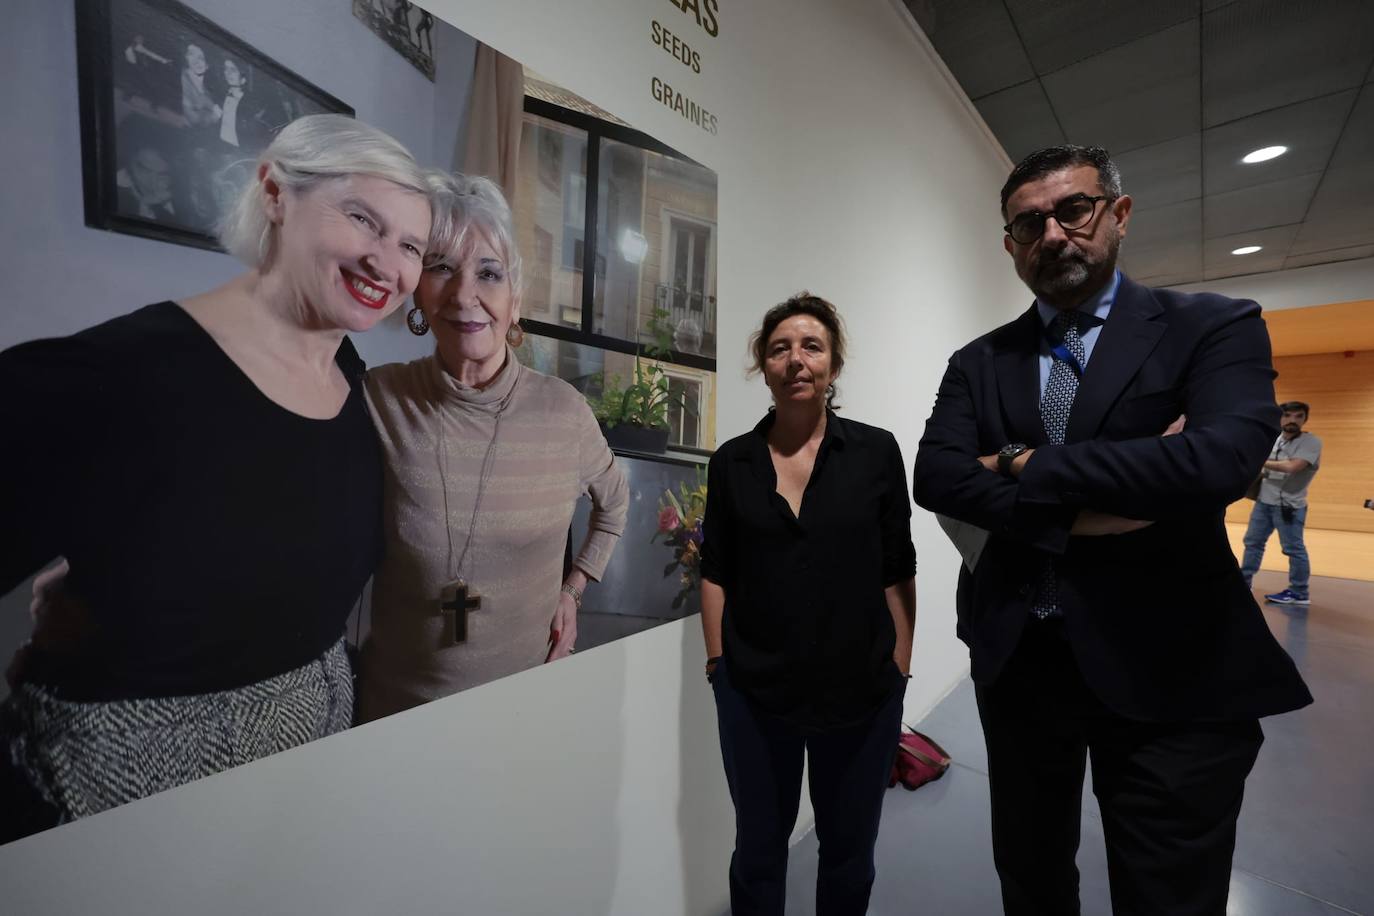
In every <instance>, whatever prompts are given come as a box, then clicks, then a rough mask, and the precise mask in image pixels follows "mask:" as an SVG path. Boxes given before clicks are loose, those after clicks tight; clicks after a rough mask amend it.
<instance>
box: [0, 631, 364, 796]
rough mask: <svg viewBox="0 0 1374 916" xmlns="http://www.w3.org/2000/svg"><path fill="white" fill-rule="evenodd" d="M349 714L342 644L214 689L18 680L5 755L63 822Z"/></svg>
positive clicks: (321, 729) (337, 725)
mask: <svg viewBox="0 0 1374 916" xmlns="http://www.w3.org/2000/svg"><path fill="white" fill-rule="evenodd" d="M352 716H353V677H352V671H351V669H350V667H349V663H348V655H347V653H346V652H345V651H344V642H343V640H339V642H337V643H335V645H334V647H333V648H332V649H330V650H329V651H328V652H326V653H325V654H324V655H322V656H320V657H319V658H318V659H316V660H315V661H313V662H311V663H310V664H308V665H304V666H302V667H300V668H296V669H294V670H292V671H287V672H286V673H284V674H279V675H277V676H275V677H271V678H268V679H267V680H264V681H259V682H257V683H255V684H250V685H248V686H247V687H240V688H238V689H235V690H223V691H219V692H216V693H203V694H197V695H194V696H181V697H158V698H154V699H140V700H116V701H112V702H103V703H74V702H70V701H66V700H59V699H56V698H55V697H53V696H52V695H51V694H50V693H48V692H47V691H45V690H43V689H42V688H41V687H37V686H35V685H32V684H24V685H21V686H20V687H19V689H18V690H17V691H15V693H14V694H13V695H12V696H11V697H10V698H9V699H8V700H6V701H5V703H4V707H3V709H0V736H3V744H0V753H5V754H7V755H8V756H9V760H8V761H7V762H8V764H9V765H10V767H11V768H12V770H11V771H12V772H13V773H14V774H17V776H18V778H20V779H22V780H23V781H24V782H27V783H28V784H29V788H30V789H31V790H32V791H33V792H34V793H35V794H36V795H37V796H38V798H40V799H41V800H42V802H43V803H44V805H45V806H46V807H48V808H50V809H53V810H54V811H55V814H56V818H57V822H58V823H63V822H66V821H70V820H75V819H76V818H80V817H86V816H87V815H91V814H95V813H96V812H99V811H104V810H105V809H107V808H113V807H115V806H116V805H122V804H124V803H125V802H130V801H134V800H135V799H139V798H143V797H144V796H147V795H152V794H154V793H156V792H161V791H163V790H164V789H171V788H173V787H175V786H179V785H182V784H183V783H187V782H191V781H192V780H195V779H199V778H201V777H202V776H209V775H210V774H212V773H218V772H220V771H221V770H227V769H229V768H231V767H236V766H238V765H240V764H244V763H248V762H250V761H253V760H257V759H258V758H259V757H266V756H267V755H269V754H275V753H276V752H278V751H284V750H286V749H287V748H291V747H295V746H297V745H300V744H305V743H306V742H308V741H313V740H315V739H316V738H323V737H324V736H325V735H332V734H334V733H335V732H339V731H343V730H344V729H346V728H348V726H349V725H350V724H351V720H352Z"/></svg>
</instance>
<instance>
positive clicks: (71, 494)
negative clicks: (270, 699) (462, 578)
mask: <svg viewBox="0 0 1374 916" xmlns="http://www.w3.org/2000/svg"><path fill="white" fill-rule="evenodd" d="M336 361H337V363H338V365H339V367H340V368H341V369H342V370H343V371H344V374H345V375H346V376H347V378H348V380H349V385H350V387H351V389H352V391H351V393H350V394H349V396H348V399H347V401H346V402H345V404H344V407H343V409H342V410H341V411H340V412H339V414H338V415H337V416H336V417H334V418H332V419H328V420H315V419H309V418H306V417H302V416H300V415H298V414H295V413H292V412H291V411H288V410H286V409H285V408H283V407H281V406H280V405H278V404H276V403H275V402H274V401H272V400H270V399H269V398H268V397H267V396H266V395H265V394H263V393H262V392H261V391H260V390H259V389H258V388H257V386H256V385H254V383H253V382H252V381H251V380H250V379H249V377H248V376H247V375H245V374H244V373H243V371H242V370H240V369H239V367H238V365H237V364H235V363H234V362H233V361H232V360H231V359H230V358H229V357H228V356H227V355H226V354H225V353H224V351H223V350H221V349H220V348H219V346H218V344H216V342H215V341H214V339H213V338H212V337H210V335H209V334H208V333H206V331H205V330H204V329H203V328H202V327H201V326H200V325H199V324H198V323H197V322H196V321H195V320H194V319H193V318H192V317H191V316H190V315H188V314H187V313H186V312H185V311H184V310H182V308H181V307H180V306H178V305H176V304H175V303H172V302H162V303H159V304H157V305H151V306H147V307H145V308H142V309H139V310H138V311H136V312H133V313H132V314H129V315H126V316H123V317H121V318H116V319H114V320H112V321H108V322H105V323H104V324H101V325H98V326H96V327H93V328H90V329H88V330H85V331H82V332H81V333H79V334H75V335H72V336H71V337H64V338H57V339H51V340H39V341H34V342H31V343H26V344H21V345H20V346H17V347H14V348H12V349H10V350H7V351H5V352H4V353H0V429H3V430H4V431H5V434H6V444H5V447H4V448H3V449H0V594H4V593H6V592H8V591H10V590H12V589H14V588H15V587H16V586H17V585H19V583H21V582H23V581H24V580H25V579H26V578H27V577H29V576H30V575H32V574H33V573H35V572H36V571H37V570H38V569H39V568H40V567H41V566H43V565H44V564H47V563H48V562H49V561H51V560H52V559H53V558H55V557H57V556H65V557H66V558H67V559H68V560H69V562H70V565H71V571H70V573H69V575H68V578H67V581H66V584H65V594H66V596H67V597H66V598H65V599H64V600H63V603H62V607H64V608H68V609H70V608H73V607H79V608H80V609H81V610H82V615H81V616H82V618H83V619H82V620H81V622H80V623H81V625H80V627H79V631H80V637H79V638H78V639H76V640H75V641H74V642H73V643H72V644H71V645H68V644H66V643H63V644H62V647H63V651H62V652H54V651H48V652H44V651H40V650H38V649H37V648H36V649H35V651H34V653H33V654H32V656H31V658H30V660H29V662H28V664H27V667H26V670H25V674H24V676H25V679H26V680H31V681H33V682H35V683H38V684H41V685H43V686H44V687H46V688H48V689H49V690H51V691H52V692H53V693H55V694H56V695H58V696H59V697H61V698H63V699H69V700H78V701H96V700H114V699H128V698H142V697H157V696H173V695H186V694H197V693H207V692H211V691H216V690H227V689H233V688H237V687H242V686H244V685H247V684H250V683H253V682H256V681H260V680H263V679H265V678H268V677H272V676H274V675H277V674H281V673H283V672H285V671H289V670H291V669H293V668H297V667H300V666H302V665H304V664H307V663H308V662H310V661H311V660H313V659H315V658H317V657H318V656H320V655H321V654H322V653H324V652H325V651H326V650H327V649H329V648H330V646H332V645H333V644H334V642H335V641H337V640H338V639H339V638H340V637H342V636H343V632H344V624H345V621H346V620H347V619H348V616H349V614H350V612H351V610H352V608H353V606H354V604H355V602H356V601H357V599H358V596H359V594H360V592H361V591H362V588H363V585H364V583H366V581H367V579H368V577H369V576H370V575H371V574H372V570H373V568H374V567H375V566H376V565H377V562H378V560H379V558H380V556H381V550H382V537H381V499H382V491H381V487H382V468H381V454H380V450H379V447H378V443H377V436H376V433H375V432H374V430H373V427H372V422H371V419H370V418H369V416H368V413H367V409H366V405H365V404H364V401H363V393H362V390H361V381H362V375H363V369H364V366H363V363H362V360H361V359H360V358H359V357H358V355H357V353H356V351H355V350H354V349H353V345H352V344H351V343H350V342H349V341H348V340H347V339H345V340H344V342H343V345H342V346H341V347H340V348H339V352H338V355H337V356H336Z"/></svg>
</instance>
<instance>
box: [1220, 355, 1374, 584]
mask: <svg viewBox="0 0 1374 916" xmlns="http://www.w3.org/2000/svg"><path fill="white" fill-rule="evenodd" d="M1274 368H1275V369H1276V370H1278V373H1279V377H1278V379H1277V380H1276V381H1275V383H1274V386H1275V392H1276V394H1277V395H1278V399H1279V401H1280V402H1283V401H1306V402H1307V403H1309V404H1311V405H1312V417H1311V420H1310V421H1309V423H1308V424H1307V426H1306V427H1305V429H1307V430H1308V431H1310V432H1313V433H1315V434H1317V435H1318V436H1320V437H1321V440H1322V446H1323V448H1322V460H1321V469H1320V470H1319V471H1318V472H1317V477H1316V479H1315V480H1313V481H1312V489H1311V490H1310V491H1309V492H1308V504H1309V509H1308V513H1307V527H1309V528H1330V529H1336V530H1341V531H1365V532H1374V511H1370V510H1369V509H1365V508H1363V505H1364V501H1365V500H1366V499H1374V350H1361V351H1357V352H1354V353H1352V354H1350V355H1347V354H1344V353H1318V354H1313V355H1307V356H1279V357H1275V359H1274ZM1250 505H1251V504H1250V502H1249V501H1248V500H1242V501H1241V502H1239V503H1237V504H1235V505H1233V506H1232V507H1231V509H1230V511H1228V512H1227V514H1226V518H1227V521H1230V522H1237V523H1241V524H1243V523H1244V522H1245V521H1246V519H1247V518H1248V517H1249V513H1250ZM1369 562H1370V565H1371V566H1374V556H1371V557H1370V558H1369Z"/></svg>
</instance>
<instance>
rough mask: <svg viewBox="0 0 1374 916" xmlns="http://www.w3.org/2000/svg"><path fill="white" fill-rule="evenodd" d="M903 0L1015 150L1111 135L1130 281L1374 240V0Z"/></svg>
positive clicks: (1159, 281) (1231, 271)
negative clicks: (1125, 205) (1251, 159)
mask: <svg viewBox="0 0 1374 916" xmlns="http://www.w3.org/2000/svg"><path fill="white" fill-rule="evenodd" d="M905 2H906V4H907V7H908V8H909V9H910V10H911V11H912V14H913V15H914V16H915V18H916V21H917V22H918V23H919V24H920V25H921V27H922V28H923V29H925V31H926V34H927V35H929V36H930V39H931V41H932V43H933V44H934V46H935V48H936V50H937V51H938V52H939V53H940V56H941V57H942V58H943V59H944V61H945V64H946V65H947V66H948V67H949V69H950V71H951V72H952V73H953V74H954V76H955V78H956V79H957V80H958V81H959V83H960V84H961V85H962V86H963V88H964V91H965V92H966V93H968V96H969V98H971V99H972V100H973V103H974V105H976V106H977V108H978V111H979V112H980V113H981V114H982V116H983V119H984V120H985V121H986V122H987V124H988V126H989V127H990V128H991V129H992V131H993V133H995V134H996V135H997V138H998V139H999V140H1000V141H1001V142H1002V145H1003V147H1005V149H1006V151H1007V154H1008V155H1009V156H1010V157H1011V158H1012V159H1013V160H1018V159H1020V158H1021V157H1022V156H1024V155H1025V154H1026V153H1028V152H1030V151H1032V150H1035V149H1038V148H1040V147H1043V146H1051V145H1053V144H1056V143H1065V142H1068V143H1078V144H1084V145H1098V146H1105V147H1106V148H1107V149H1108V150H1110V151H1111V153H1112V156H1113V158H1114V159H1115V160H1116V161H1117V163H1118V164H1119V165H1120V167H1121V172H1122V176H1123V180H1124V184H1125V187H1126V191H1127V192H1128V193H1129V194H1131V196H1132V197H1133V198H1134V199H1135V215H1134V217H1133V218H1132V224H1131V231H1130V233H1129V236H1128V239H1127V242H1126V245H1125V246H1124V247H1123V249H1122V262H1123V265H1124V266H1125V268H1126V269H1127V270H1128V271H1129V272H1130V273H1131V275H1132V276H1133V277H1135V278H1136V279H1138V280H1142V281H1145V282H1148V283H1150V284H1152V285H1156V286H1163V285H1170V284H1177V283H1187V282H1190V281H1195V280H1203V279H1215V278H1217V277H1226V276H1233V275H1238V274H1251V273H1261V272H1266V271H1273V270H1282V269H1285V268H1291V267H1303V266H1307V265H1310V264H1321V263H1326V262H1331V261H1344V260H1351V259H1355V258H1366V257H1370V256H1374V0H1148V2H1137V0H905ZM1275 145H1283V146H1287V147H1288V152H1287V153H1286V154H1285V155H1283V156H1280V157H1279V158H1277V159H1273V160H1271V161H1269V162H1265V163H1261V164H1258V165H1246V164H1243V163H1242V162H1241V157H1242V156H1244V155H1245V154H1246V153H1249V152H1251V151H1252V150H1255V149H1258V148H1260V147H1266V146H1275ZM1251 245H1259V246H1262V248H1261V250H1260V251H1258V252H1256V253H1254V254H1249V255H1243V256H1237V255H1233V254H1231V252H1232V251H1233V250H1234V249H1236V248H1239V247H1242V246H1251Z"/></svg>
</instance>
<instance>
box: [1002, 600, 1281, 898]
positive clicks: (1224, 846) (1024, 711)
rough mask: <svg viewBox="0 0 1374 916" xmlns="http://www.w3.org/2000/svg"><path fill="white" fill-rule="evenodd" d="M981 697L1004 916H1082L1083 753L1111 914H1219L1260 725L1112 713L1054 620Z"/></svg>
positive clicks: (1025, 642)
mask: <svg viewBox="0 0 1374 916" xmlns="http://www.w3.org/2000/svg"><path fill="white" fill-rule="evenodd" d="M1160 663H1161V664H1167V661H1166V660H1161V662H1160ZM976 692H977V697H978V713H979V716H980V717H981V718H982V721H983V735H984V738H985V739H986V741H987V748H988V775H989V783H990V786H991V792H992V845H993V859H994V862H995V864H996V866H997V874H998V877H999V878H1000V879H1001V882H1002V902H1003V906H1004V907H1005V910H1006V913H1007V914H1008V916H1023V914H1026V916H1029V914H1035V916H1065V914H1077V913H1079V912H1080V910H1079V900H1078V867H1077V865H1076V864H1075V862H1074V859H1075V856H1076V854H1077V851H1078V843H1079V826H1080V823H1081V820H1082V815H1081V811H1080V808H1081V804H1082V798H1083V775H1084V769H1085V764H1086V761H1087V760H1088V759H1089V758H1090V759H1091V761H1092V775H1093V793H1094V794H1095V795H1096V796H1097V800H1098V805H1099V807H1100V808H1101V811H1102V829H1103V833H1104V834H1105V838H1106V845H1107V876H1108V880H1109V882H1110V885H1111V896H1112V911H1113V912H1114V913H1115V914H1117V916H1127V914H1130V916H1135V914H1142V916H1143V914H1150V916H1154V914H1163V913H1167V914H1169V916H1224V914H1225V913H1226V897H1227V892H1228V890H1229V887H1230V879H1231V855H1232V852H1233V851H1234V849H1235V843H1236V818H1237V816H1238V815H1239V814H1240V805H1241V796H1242V794H1243V792H1244V789H1245V777H1246V776H1247V775H1249V773H1250V769H1251V767H1252V766H1254V763H1255V758H1256V756H1257V754H1258V753H1259V747H1260V744H1261V743H1262V742H1263V740H1264V736H1263V734H1262V733H1261V731H1260V727H1259V722H1258V721H1257V720H1254V719H1250V720H1245V721H1237V722H1211V723H1206V722H1181V723H1152V722H1138V721H1134V720H1130V719H1125V718H1123V717H1121V716H1118V715H1116V714H1115V713H1113V712H1111V711H1110V710H1108V709H1107V708H1106V707H1105V706H1104V705H1103V704H1102V703H1101V702H1099V701H1098V700H1097V699H1096V698H1095V697H1094V696H1093V694H1092V692H1091V691H1090V690H1089V689H1088V687H1087V685H1086V684H1085V683H1084V682H1083V678H1082V675H1081V674H1080V672H1079V669H1078V665H1077V663H1076V662H1075V661H1074V657H1073V651H1072V649H1071V647H1070V645H1069V643H1068V641H1067V639H1066V638H1065V636H1064V633H1063V623H1062V621H1058V620H1048V621H1037V620H1034V619H1032V620H1029V621H1027V623H1026V630H1025V633H1024V635H1023V636H1022V638H1021V642H1020V644H1019V645H1018V646H1017V648H1016V651H1015V652H1014V653H1013V654H1012V657H1011V658H1010V659H1009V660H1008V662H1007V666H1006V668H1005V669H1004V670H1003V672H1002V674H1001V676H1000V677H999V678H998V680H997V681H996V682H995V683H994V684H992V685H989V686H979V687H977V690H976Z"/></svg>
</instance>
